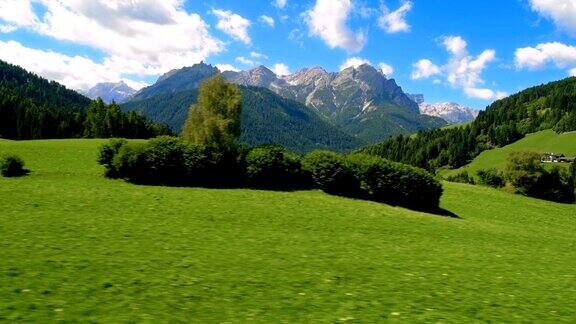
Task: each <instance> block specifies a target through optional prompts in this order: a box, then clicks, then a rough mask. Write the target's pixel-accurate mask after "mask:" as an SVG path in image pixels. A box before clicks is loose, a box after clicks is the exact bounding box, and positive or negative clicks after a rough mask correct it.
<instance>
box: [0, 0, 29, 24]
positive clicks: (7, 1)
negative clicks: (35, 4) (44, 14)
mask: <svg viewBox="0 0 576 324" xmlns="http://www.w3.org/2000/svg"><path fill="white" fill-rule="evenodd" d="M37 19H38V18H37V17H36V14H35V13H34V11H33V10H32V4H31V2H30V0H1V1H0V20H3V21H5V22H7V23H10V24H11V25H12V26H14V27H15V26H33V25H35V24H36V23H37Z"/></svg>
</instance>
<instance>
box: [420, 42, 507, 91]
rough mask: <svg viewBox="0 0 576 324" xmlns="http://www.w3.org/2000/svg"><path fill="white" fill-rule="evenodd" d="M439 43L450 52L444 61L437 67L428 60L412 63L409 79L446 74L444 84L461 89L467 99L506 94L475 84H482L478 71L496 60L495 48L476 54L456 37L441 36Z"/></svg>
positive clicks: (481, 70)
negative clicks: (469, 52)
mask: <svg viewBox="0 0 576 324" xmlns="http://www.w3.org/2000/svg"><path fill="white" fill-rule="evenodd" d="M442 44H443V45H444V47H445V49H446V51H447V52H448V53H449V54H450V57H449V59H448V63H446V64H445V65H443V66H441V67H440V66H438V65H436V64H434V63H433V62H432V61H430V60H428V59H423V60H420V61H418V62H416V63H414V64H413V67H414V69H413V71H412V79H414V80H417V79H426V78H430V77H432V76H434V75H442V76H444V77H446V80H447V81H448V84H450V85H451V86H453V87H455V88H461V89H463V91H464V93H465V94H466V95H467V96H469V97H471V98H477V99H484V100H491V99H499V98H502V97H504V96H506V95H507V94H506V93H504V92H501V91H495V90H492V89H487V88H481V87H479V85H481V84H484V80H483V79H482V72H483V71H484V69H486V67H487V66H488V64H489V63H491V62H493V61H494V60H495V59H496V51H494V50H493V49H487V50H484V51H483V52H482V53H480V55H478V56H476V57H474V56H472V55H469V54H468V49H467V47H468V44H467V43H466V41H465V40H464V39H463V38H462V37H459V36H449V37H445V38H444V39H443V42H442ZM435 83H437V82H435Z"/></svg>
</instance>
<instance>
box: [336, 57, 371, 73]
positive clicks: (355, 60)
mask: <svg viewBox="0 0 576 324" xmlns="http://www.w3.org/2000/svg"><path fill="white" fill-rule="evenodd" d="M363 64H370V65H372V63H370V61H369V60H367V59H363V58H360V57H351V58H349V59H347V60H346V61H344V63H342V65H340V71H342V70H345V69H347V68H349V67H354V68H357V67H359V66H361V65H363Z"/></svg>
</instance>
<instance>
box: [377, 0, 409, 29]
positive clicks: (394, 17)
mask: <svg viewBox="0 0 576 324" xmlns="http://www.w3.org/2000/svg"><path fill="white" fill-rule="evenodd" d="M410 10H412V2H411V1H405V2H404V3H402V5H401V6H400V8H398V9H396V10H395V11H390V10H389V9H388V8H386V7H383V15H382V16H381V17H380V18H378V26H379V27H380V28H382V29H384V30H385V31H386V32H387V33H389V34H394V33H399V32H409V31H410V29H411V26H410V25H409V24H408V23H407V22H406V14H407V13H408V12H410Z"/></svg>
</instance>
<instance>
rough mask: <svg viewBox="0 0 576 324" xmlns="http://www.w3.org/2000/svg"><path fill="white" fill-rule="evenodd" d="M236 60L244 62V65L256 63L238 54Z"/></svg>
mask: <svg viewBox="0 0 576 324" xmlns="http://www.w3.org/2000/svg"><path fill="white" fill-rule="evenodd" d="M236 61H238V62H240V63H242V64H245V65H256V62H255V61H254V60H251V59H249V58H246V57H244V56H238V57H237V58H236Z"/></svg>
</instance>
